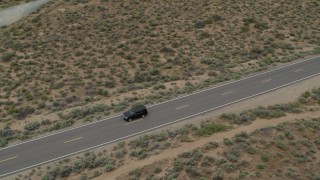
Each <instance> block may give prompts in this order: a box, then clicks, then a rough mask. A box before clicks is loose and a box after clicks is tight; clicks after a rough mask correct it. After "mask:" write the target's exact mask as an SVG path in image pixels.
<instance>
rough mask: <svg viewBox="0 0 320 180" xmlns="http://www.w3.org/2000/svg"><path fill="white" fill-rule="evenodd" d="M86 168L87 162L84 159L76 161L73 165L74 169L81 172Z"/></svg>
mask: <svg viewBox="0 0 320 180" xmlns="http://www.w3.org/2000/svg"><path fill="white" fill-rule="evenodd" d="M85 168H86V163H85V162H84V161H83V160H78V161H76V162H75V163H74V164H73V166H72V171H73V172H77V173H80V172H82V171H83V170H84V169H85Z"/></svg>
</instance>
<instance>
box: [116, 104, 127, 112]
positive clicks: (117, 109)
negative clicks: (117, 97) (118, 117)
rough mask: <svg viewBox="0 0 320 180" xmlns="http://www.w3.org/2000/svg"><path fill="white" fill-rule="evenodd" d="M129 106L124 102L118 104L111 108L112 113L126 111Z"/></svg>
mask: <svg viewBox="0 0 320 180" xmlns="http://www.w3.org/2000/svg"><path fill="white" fill-rule="evenodd" d="M128 106H129V105H128V104H127V103H125V102H121V103H118V104H116V105H114V106H113V110H114V112H120V111H123V110H124V109H126V108H127V107H128Z"/></svg>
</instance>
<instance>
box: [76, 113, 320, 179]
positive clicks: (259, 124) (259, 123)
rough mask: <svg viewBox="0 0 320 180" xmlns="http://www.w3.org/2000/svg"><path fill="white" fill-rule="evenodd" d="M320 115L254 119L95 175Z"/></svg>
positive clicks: (105, 176) (123, 170)
mask: <svg viewBox="0 0 320 180" xmlns="http://www.w3.org/2000/svg"><path fill="white" fill-rule="evenodd" d="M319 116H320V111H317V112H308V113H302V114H298V115H296V114H290V115H288V116H286V117H282V118H278V119H272V120H256V121H254V122H253V123H252V124H250V125H244V126H240V127H238V128H234V129H232V130H230V131H227V132H222V133H217V134H214V135H212V136H210V137H205V138H201V139H200V140H197V141H195V142H192V143H186V144H183V145H181V146H180V147H177V148H174V149H168V150H165V151H163V152H161V153H160V154H159V155H156V156H152V157H150V158H148V159H145V160H141V161H130V162H128V163H126V165H124V166H122V167H120V168H119V169H116V170H115V171H112V172H110V173H107V174H103V175H101V176H99V177H97V178H96V179H97V180H105V179H116V178H117V177H119V176H121V175H123V174H124V173H127V172H130V171H132V170H134V169H136V168H139V167H143V166H145V165H148V164H152V163H153V162H155V161H160V160H163V159H173V158H174V157H176V156H177V155H178V154H180V153H182V152H185V151H190V150H193V149H195V148H196V147H200V146H203V145H204V144H206V143H209V142H210V141H217V142H219V141H222V140H223V138H232V137H234V136H235V135H236V134H239V133H240V132H242V131H245V132H248V133H251V132H253V131H255V130H257V129H261V128H265V127H268V126H276V125H278V124H280V123H284V122H288V121H294V120H296V119H301V118H316V117H319ZM78 178H79V177H73V178H70V179H73V180H75V179H78Z"/></svg>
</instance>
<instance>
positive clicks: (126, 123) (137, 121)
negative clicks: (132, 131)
mask: <svg viewBox="0 0 320 180" xmlns="http://www.w3.org/2000/svg"><path fill="white" fill-rule="evenodd" d="M142 120H143V119H139V120H135V121H132V122H128V123H126V124H125V125H129V124H133V123H136V122H139V121H142Z"/></svg>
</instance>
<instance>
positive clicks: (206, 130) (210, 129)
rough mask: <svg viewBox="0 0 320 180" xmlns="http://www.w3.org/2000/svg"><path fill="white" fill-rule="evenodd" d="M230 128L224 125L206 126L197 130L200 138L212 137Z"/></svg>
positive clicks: (213, 124)
mask: <svg viewBox="0 0 320 180" xmlns="http://www.w3.org/2000/svg"><path fill="white" fill-rule="evenodd" d="M228 128H229V127H228V126H226V125H224V124H216V123H212V124H209V123H208V124H206V125H204V126H202V127H201V128H200V129H198V130H197V134H198V135H200V136H207V135H212V134H213V133H217V132H221V131H225V130H227V129H228Z"/></svg>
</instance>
